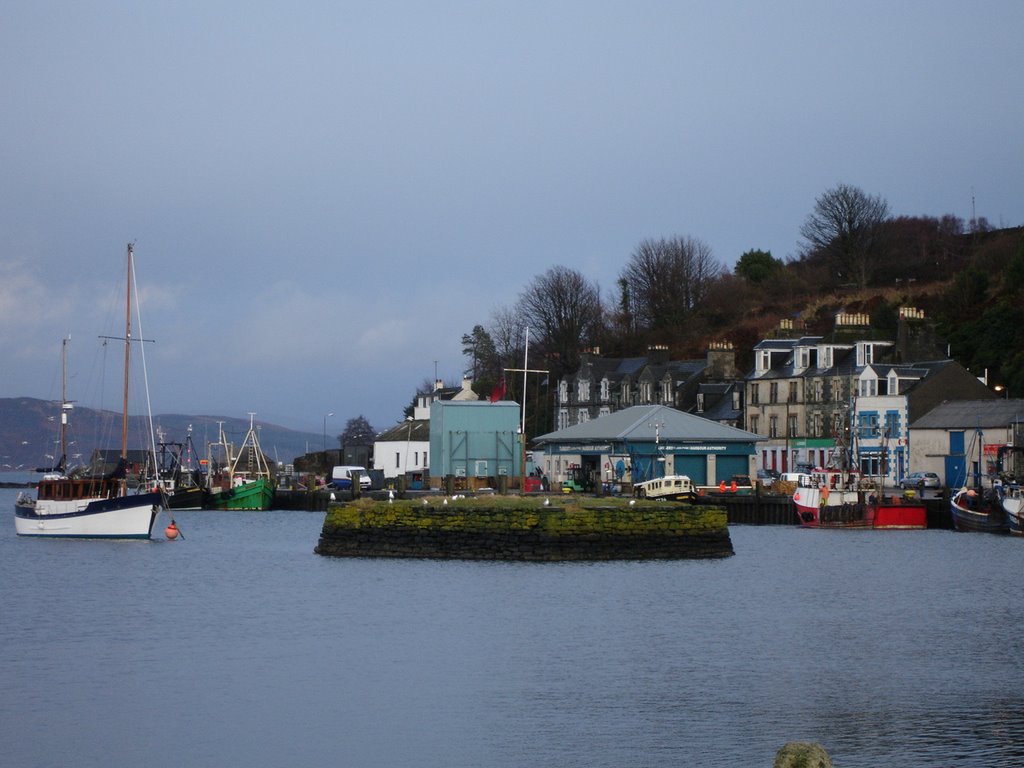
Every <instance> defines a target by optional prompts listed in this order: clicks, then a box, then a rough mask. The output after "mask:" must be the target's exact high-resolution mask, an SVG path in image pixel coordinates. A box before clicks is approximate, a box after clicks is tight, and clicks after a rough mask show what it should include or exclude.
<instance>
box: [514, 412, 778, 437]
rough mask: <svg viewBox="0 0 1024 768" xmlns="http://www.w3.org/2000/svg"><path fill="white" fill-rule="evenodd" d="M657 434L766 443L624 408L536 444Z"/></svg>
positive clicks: (715, 426)
mask: <svg viewBox="0 0 1024 768" xmlns="http://www.w3.org/2000/svg"><path fill="white" fill-rule="evenodd" d="M655 425H657V427H655ZM656 433H657V436H658V438H659V439H661V440H665V441H672V442H680V441H686V440H691V441H697V440H699V441H709V440H713V441H715V442H732V443H736V442H742V443H749V442H753V441H757V440H765V439H766V438H764V437H761V436H760V435H756V434H754V433H753V432H747V431H746V430H743V429H736V428H735V427H730V426H728V425H726V424H720V423H718V422H717V421H711V420H710V419H705V418H703V417H701V416H696V415H694V414H692V413H683V412H682V411H677V410H676V409H675V408H669V407H668V406H667V405H634V406H633V407H632V408H624V409H623V410H621V411H615V412H614V413H610V414H608V415H607V416H601V417H600V418H597V419H593V420H591V421H586V422H583V423H582V424H575V425H573V426H571V427H566V428H565V429H560V430H558V431H556V432H549V433H548V434H546V435H539V436H538V437H537V438H535V440H534V442H536V443H538V444H543V443H561V442H608V441H611V440H634V441H638V442H651V441H653V440H654V439H655V434H656Z"/></svg>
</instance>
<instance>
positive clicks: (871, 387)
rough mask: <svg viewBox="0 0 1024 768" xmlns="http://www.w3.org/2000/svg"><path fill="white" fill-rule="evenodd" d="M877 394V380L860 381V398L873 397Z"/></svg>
mask: <svg viewBox="0 0 1024 768" xmlns="http://www.w3.org/2000/svg"><path fill="white" fill-rule="evenodd" d="M876 394H878V380H877V379H861V381H860V396H861V397H874V396H875V395H876Z"/></svg>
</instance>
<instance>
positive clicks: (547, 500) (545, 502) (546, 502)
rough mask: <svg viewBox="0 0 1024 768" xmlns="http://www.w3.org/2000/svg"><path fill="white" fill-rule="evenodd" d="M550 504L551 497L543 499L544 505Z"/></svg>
mask: <svg viewBox="0 0 1024 768" xmlns="http://www.w3.org/2000/svg"><path fill="white" fill-rule="evenodd" d="M550 505H551V499H544V506H545V507H547V506H550Z"/></svg>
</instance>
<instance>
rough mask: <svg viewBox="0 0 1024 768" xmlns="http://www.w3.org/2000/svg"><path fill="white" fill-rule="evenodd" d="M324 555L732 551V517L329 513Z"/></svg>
mask: <svg viewBox="0 0 1024 768" xmlns="http://www.w3.org/2000/svg"><path fill="white" fill-rule="evenodd" d="M315 551H316V553H317V554H321V555H331V556H337V557H418V558H452V559H467V560H534V561H560V560H641V559H680V558H718V557H727V556H729V555H732V554H733V549H732V542H731V540H730V539H729V529H728V526H727V520H726V512H725V510H724V509H721V508H719V507H695V506H691V505H684V504H666V503H664V502H653V503H637V504H635V505H633V506H630V505H627V504H613V503H603V502H602V501H601V500H594V501H593V503H590V504H585V503H572V504H562V503H558V504H553V505H550V506H544V505H543V504H542V503H541V502H540V501H538V500H536V499H529V500H526V501H524V502H520V503H519V504H509V503H507V500H505V499H499V498H496V499H494V500H493V501H491V502H488V501H485V500H470V499H462V500H455V501H453V502H451V503H448V504H443V503H430V504H422V503H417V502H410V501H394V502H390V503H389V502H368V503H367V502H353V503H346V504H333V505H331V506H330V507H329V508H328V513H327V517H326V518H325V520H324V526H323V530H322V532H321V534H320V541H319V543H318V545H317V547H316V549H315Z"/></svg>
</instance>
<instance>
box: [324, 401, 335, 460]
mask: <svg viewBox="0 0 1024 768" xmlns="http://www.w3.org/2000/svg"><path fill="white" fill-rule="evenodd" d="M333 415H334V412H333V411H332V412H331V413H326V414H324V461H325V462H326V461H327V419H328V417H330V416H333Z"/></svg>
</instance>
